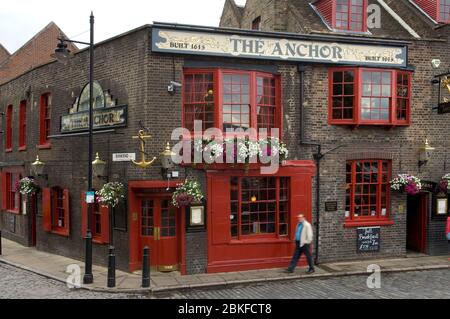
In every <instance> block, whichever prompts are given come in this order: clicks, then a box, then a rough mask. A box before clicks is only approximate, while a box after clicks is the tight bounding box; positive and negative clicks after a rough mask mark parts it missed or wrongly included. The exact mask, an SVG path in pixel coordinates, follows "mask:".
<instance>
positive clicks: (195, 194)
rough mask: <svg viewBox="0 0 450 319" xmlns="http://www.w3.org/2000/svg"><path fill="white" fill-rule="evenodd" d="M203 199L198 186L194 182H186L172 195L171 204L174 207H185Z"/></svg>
mask: <svg viewBox="0 0 450 319" xmlns="http://www.w3.org/2000/svg"><path fill="white" fill-rule="evenodd" d="M203 198H204V196H203V193H202V191H201V189H200V185H199V184H198V183H197V182H196V181H192V180H186V182H185V183H184V184H181V185H179V186H178V187H177V189H176V190H175V192H174V193H173V195H172V204H173V205H174V206H175V207H178V208H180V207H187V206H189V205H191V204H192V203H195V202H200V201H202V200H203Z"/></svg>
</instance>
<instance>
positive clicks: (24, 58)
mask: <svg viewBox="0 0 450 319" xmlns="http://www.w3.org/2000/svg"><path fill="white" fill-rule="evenodd" d="M61 36H65V35H64V33H63V32H62V31H61V29H60V28H59V27H58V26H57V25H56V24H55V23H53V22H51V23H50V24H48V25H47V26H46V27H45V28H44V29H42V30H41V31H40V32H39V33H38V34H36V35H35V36H34V37H33V38H32V39H31V40H29V41H28V42H27V43H26V44H24V45H23V46H22V47H21V48H20V49H19V50H17V51H16V52H14V53H13V54H12V55H10V56H8V55H6V53H7V51H6V50H4V49H3V47H1V46H0V84H1V83H5V82H7V81H9V80H11V79H13V78H15V77H17V76H19V75H21V74H23V73H25V72H27V71H30V70H32V69H34V68H36V67H37V66H40V65H43V64H46V63H48V62H50V61H52V60H53V58H52V57H51V56H50V55H51V54H53V53H54V52H55V48H56V45H57V43H58V38H59V37H61ZM2 49H3V50H2ZM69 49H70V50H72V51H73V52H76V51H77V48H76V46H74V45H72V44H70V45H69ZM4 51H6V52H4Z"/></svg>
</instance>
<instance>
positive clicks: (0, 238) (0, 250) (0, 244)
mask: <svg viewBox="0 0 450 319" xmlns="http://www.w3.org/2000/svg"><path fill="white" fill-rule="evenodd" d="M1 255H2V231H1V230H0V256H1Z"/></svg>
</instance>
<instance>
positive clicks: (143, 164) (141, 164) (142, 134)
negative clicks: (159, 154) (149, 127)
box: [132, 130, 157, 169]
mask: <svg viewBox="0 0 450 319" xmlns="http://www.w3.org/2000/svg"><path fill="white" fill-rule="evenodd" d="M150 138H152V136H150V135H145V132H144V130H140V131H139V136H133V139H139V140H140V142H141V161H140V162H136V161H134V160H133V161H132V162H133V164H135V165H137V166H139V167H140V168H142V169H146V168H148V167H150V166H152V165H153V163H154V162H155V161H156V159H157V158H156V157H154V158H153V159H152V160H151V161H150V162H147V159H146V158H145V155H146V153H145V144H146V142H145V140H146V139H150Z"/></svg>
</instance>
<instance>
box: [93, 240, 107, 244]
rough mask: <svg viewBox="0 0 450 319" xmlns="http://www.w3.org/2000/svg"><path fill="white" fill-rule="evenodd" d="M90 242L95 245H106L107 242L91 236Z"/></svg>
mask: <svg viewBox="0 0 450 319" xmlns="http://www.w3.org/2000/svg"><path fill="white" fill-rule="evenodd" d="M92 242H93V243H94V244H96V245H108V243H106V242H104V241H103V240H101V239H98V238H92Z"/></svg>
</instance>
